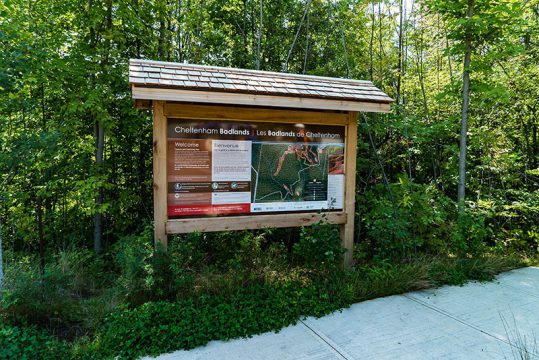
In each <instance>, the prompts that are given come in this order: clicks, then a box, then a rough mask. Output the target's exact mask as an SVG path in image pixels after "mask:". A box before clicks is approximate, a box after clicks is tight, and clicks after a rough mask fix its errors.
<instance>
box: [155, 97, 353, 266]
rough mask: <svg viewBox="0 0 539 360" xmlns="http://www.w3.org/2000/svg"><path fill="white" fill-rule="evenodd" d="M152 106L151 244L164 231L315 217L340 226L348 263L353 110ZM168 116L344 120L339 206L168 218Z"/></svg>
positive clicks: (294, 222)
mask: <svg viewBox="0 0 539 360" xmlns="http://www.w3.org/2000/svg"><path fill="white" fill-rule="evenodd" d="M152 107H153V161H154V163H153V171H154V183H153V185H154V220H155V222H154V226H155V228H154V235H155V242H156V246H162V248H163V249H164V250H166V248H167V235H169V234H177V233H189V232H193V231H203V232H210V231H224V230H242V229H261V228H270V227H299V226H308V225H312V224H314V223H317V222H319V221H324V222H326V223H329V224H339V225H340V226H341V238H342V244H343V247H345V248H346V250H347V252H346V254H345V262H344V265H345V266H351V265H352V254H353V246H354V214H355V177H356V148H357V113H356V112H343V111H311V110H290V109H270V108H260V107H258V108H254V107H244V106H243V107H242V106H227V105H200V104H189V103H186V104H183V103H168V102H165V101H159V100H154V101H153V103H152ZM168 118H181V119H200V120H220V121H251V122H272V123H274V122H287V123H305V124H324V125H342V126H345V137H346V138H345V144H346V149H345V167H346V169H345V194H344V196H345V197H344V209H343V210H342V211H329V212H321V213H320V212H307V213H286V214H269V215H242V216H233V215H229V216H223V217H198V218H196V217H189V218H182V219H168V216H167V176H166V168H167V166H166V161H167V160H166V151H167V145H166V144H167V121H168Z"/></svg>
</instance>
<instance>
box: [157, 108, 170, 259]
mask: <svg viewBox="0 0 539 360" xmlns="http://www.w3.org/2000/svg"><path fill="white" fill-rule="evenodd" d="M164 112H165V102H164V101H154V102H153V212H154V215H153V217H154V224H153V226H154V242H155V247H156V249H157V247H158V245H161V246H162V249H163V250H164V251H166V250H167V234H166V230H165V225H166V222H167V220H168V216H167V118H166V116H165V113H164Z"/></svg>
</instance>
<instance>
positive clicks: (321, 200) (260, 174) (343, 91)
mask: <svg viewBox="0 0 539 360" xmlns="http://www.w3.org/2000/svg"><path fill="white" fill-rule="evenodd" d="M129 82H130V84H131V90H132V96H133V99H134V100H135V104H136V107H138V108H145V109H153V179H154V180H153V184H154V231H155V241H156V243H161V244H162V245H163V247H164V248H165V249H166V246H167V235H168V234H176V233H188V232H193V231H202V232H206V231H222V230H242V229H260V228H268V227H299V226H307V225H311V224H314V223H317V222H319V221H321V220H323V221H325V222H327V223H331V224H339V225H340V226H341V237H342V242H343V246H344V247H345V248H346V249H347V253H346V255H345V265H346V266H349V265H351V264H352V253H353V246H354V213H355V175H356V147H357V121H358V112H384V113H385V112H389V111H390V104H391V103H392V102H393V100H392V99H391V98H389V97H388V96H387V95H386V94H384V93H383V92H382V91H381V90H379V89H378V88H376V87H375V86H374V85H373V84H372V83H371V82H369V81H358V80H348V79H339V78H327V77H317V76H306V75H295V74H286V73H274V72H264V71H254V70H243V69H231V68H219V67H210V66H200V65H190V64H181V63H169V62H159V61H148V60H130V62H129Z"/></svg>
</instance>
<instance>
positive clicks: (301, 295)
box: [99, 283, 347, 358]
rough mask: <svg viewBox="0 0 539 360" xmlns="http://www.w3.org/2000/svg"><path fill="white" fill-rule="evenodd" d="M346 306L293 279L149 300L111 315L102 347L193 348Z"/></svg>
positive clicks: (129, 352)
mask: <svg viewBox="0 0 539 360" xmlns="http://www.w3.org/2000/svg"><path fill="white" fill-rule="evenodd" d="M346 305H347V303H346V302H343V301H342V298H340V297H334V296H332V295H331V294H329V293H327V292H325V291H324V290H323V289H321V288H317V287H316V286H314V285H310V286H301V285H300V284H292V283H290V284H286V285H282V286H267V285H266V286H264V285H259V286H251V287H249V288H246V289H238V292H237V293H236V294H235V295H233V296H230V297H221V296H210V297H208V296H201V297H199V298H198V299H196V300H195V299H188V300H183V301H180V302H177V303H168V302H149V303H146V304H144V305H142V306H140V307H137V308H135V309H128V308H124V309H123V310H120V311H118V312H115V313H114V314H112V315H111V316H110V317H109V318H108V319H107V321H106V323H105V327H104V329H103V331H102V332H101V333H100V334H99V349H100V351H101V353H102V354H104V355H108V356H120V357H122V358H135V357H138V356H142V355H148V354H150V355H157V354H160V353H164V352H168V351H173V350H177V349H191V348H194V347H197V346H201V345H204V344H206V343H207V342H208V341H210V340H226V339H232V338H238V337H245V336H251V335H253V334H258V333H261V332H266V331H275V330H279V329H281V328H282V327H284V326H288V325H290V324H294V323H295V322H296V321H298V319H300V318H301V317H302V316H307V315H314V316H322V315H325V314H327V313H329V312H331V311H333V310H336V309H339V308H341V307H343V306H346Z"/></svg>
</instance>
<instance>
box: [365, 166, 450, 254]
mask: <svg viewBox="0 0 539 360" xmlns="http://www.w3.org/2000/svg"><path fill="white" fill-rule="evenodd" d="M363 203H364V204H365V205H364V209H362V211H361V215H362V219H361V220H362V224H363V227H364V228H365V229H366V234H365V236H366V240H367V241H366V242H365V243H364V244H363V246H361V244H360V246H359V249H358V252H359V253H360V254H362V255H363V256H365V257H372V258H375V259H377V260H383V259H389V258H391V259H405V258H411V257H414V256H417V255H418V254H419V253H426V254H437V255H444V254H447V251H448V245H447V239H448V238H449V237H450V236H451V234H452V232H453V231H454V229H455V227H456V223H455V221H454V218H455V216H456V211H455V204H454V203H453V202H452V201H451V200H450V199H449V198H447V197H446V196H445V195H443V194H442V193H440V192H439V191H438V190H437V189H436V188H435V187H434V186H426V185H419V184H414V183H412V182H411V181H410V180H409V179H408V178H407V177H406V176H400V177H399V182H398V183H396V184H390V189H389V191H388V189H387V188H386V187H385V186H382V185H378V186H375V187H374V188H373V190H371V191H368V192H367V193H366V194H365V199H364V201H363ZM360 260H361V259H360Z"/></svg>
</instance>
